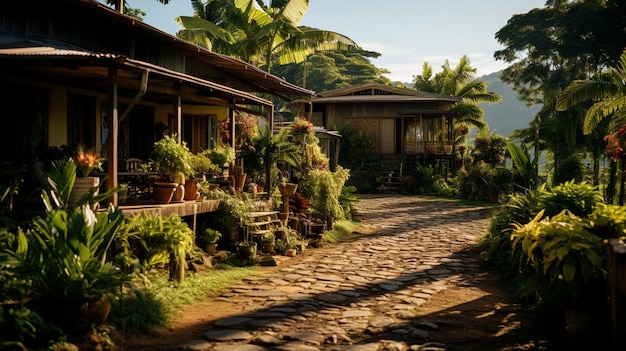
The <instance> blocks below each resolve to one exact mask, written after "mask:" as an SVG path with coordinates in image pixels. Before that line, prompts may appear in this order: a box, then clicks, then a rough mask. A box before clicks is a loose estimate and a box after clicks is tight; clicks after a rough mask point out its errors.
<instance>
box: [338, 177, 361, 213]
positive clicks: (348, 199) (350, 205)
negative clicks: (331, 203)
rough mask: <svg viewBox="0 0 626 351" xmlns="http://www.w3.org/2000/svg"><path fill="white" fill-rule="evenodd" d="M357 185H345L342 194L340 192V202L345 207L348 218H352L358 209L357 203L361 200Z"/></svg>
mask: <svg viewBox="0 0 626 351" xmlns="http://www.w3.org/2000/svg"><path fill="white" fill-rule="evenodd" d="M355 192H356V187H355V186H354V185H348V186H343V187H342V188H341V194H339V204H340V205H341V207H342V208H343V213H344V215H345V217H346V219H351V218H352V215H353V214H354V212H355V211H356V209H355V207H354V206H355V205H356V204H357V203H358V202H359V197H358V196H357V195H356V194H355Z"/></svg>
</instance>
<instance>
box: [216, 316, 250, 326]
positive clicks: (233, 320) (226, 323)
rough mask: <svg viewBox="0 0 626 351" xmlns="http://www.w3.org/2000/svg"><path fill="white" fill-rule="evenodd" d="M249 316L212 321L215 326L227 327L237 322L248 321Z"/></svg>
mask: <svg viewBox="0 0 626 351" xmlns="http://www.w3.org/2000/svg"><path fill="white" fill-rule="evenodd" d="M249 320H250V318H246V317H229V318H224V319H220V320H218V321H216V322H215V323H213V325H215V326H216V327H222V328H229V327H232V326H234V325H237V324H242V323H245V322H247V321H249Z"/></svg>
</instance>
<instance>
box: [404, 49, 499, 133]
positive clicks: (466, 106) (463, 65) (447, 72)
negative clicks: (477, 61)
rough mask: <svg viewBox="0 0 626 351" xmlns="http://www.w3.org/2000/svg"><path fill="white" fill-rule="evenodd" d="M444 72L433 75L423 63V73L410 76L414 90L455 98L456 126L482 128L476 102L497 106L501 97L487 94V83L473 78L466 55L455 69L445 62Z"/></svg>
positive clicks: (481, 112) (490, 93) (426, 64)
mask: <svg viewBox="0 0 626 351" xmlns="http://www.w3.org/2000/svg"><path fill="white" fill-rule="evenodd" d="M442 68H443V70H442V71H441V72H439V73H437V74H435V75H434V76H433V69H432V67H431V66H430V65H429V64H428V62H425V63H424V65H423V67H422V74H420V75H415V76H413V83H414V88H415V89H416V90H420V91H424V92H430V93H437V94H444V95H450V96H457V97H460V98H462V99H463V100H462V101H461V102H458V103H456V104H455V105H454V106H452V108H451V110H453V111H456V112H457V113H458V117H456V118H455V121H454V123H455V126H456V125H457V124H460V125H472V126H475V127H477V128H478V129H481V130H482V129H484V128H485V127H486V126H487V124H486V123H485V122H484V121H483V115H484V112H483V110H482V109H481V108H480V107H479V106H478V104H479V103H497V102H500V101H501V100H502V96H501V95H500V94H497V93H494V92H489V91H487V84H486V83H485V82H484V81H481V80H479V79H476V78H475V76H476V68H473V67H471V66H470V60H469V58H468V57H467V56H465V55H464V56H463V57H461V59H460V60H459V63H458V64H457V66H456V67H454V68H452V67H450V62H449V61H448V60H446V61H445V63H444V65H443V66H442Z"/></svg>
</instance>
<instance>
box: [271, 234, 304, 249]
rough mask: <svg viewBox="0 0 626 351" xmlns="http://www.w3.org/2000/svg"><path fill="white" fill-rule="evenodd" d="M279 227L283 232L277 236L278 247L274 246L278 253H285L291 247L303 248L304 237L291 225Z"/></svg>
mask: <svg viewBox="0 0 626 351" xmlns="http://www.w3.org/2000/svg"><path fill="white" fill-rule="evenodd" d="M279 229H280V231H281V232H280V234H279V235H278V236H277V237H276V247H275V248H274V250H275V251H276V253H278V254H281V255H284V254H285V252H287V250H290V249H296V250H300V251H301V250H302V248H303V240H304V239H303V238H302V236H301V235H300V233H298V232H297V231H295V230H294V229H291V228H289V227H281V228H279ZM277 234H278V232H277Z"/></svg>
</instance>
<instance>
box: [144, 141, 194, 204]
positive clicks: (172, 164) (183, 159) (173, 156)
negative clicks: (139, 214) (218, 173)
mask: <svg viewBox="0 0 626 351" xmlns="http://www.w3.org/2000/svg"><path fill="white" fill-rule="evenodd" d="M191 156H192V153H191V151H189V149H188V148H187V144H186V143H185V142H182V143H179V142H178V141H177V140H176V135H166V136H165V137H163V138H162V139H161V140H159V141H157V142H155V143H154V151H153V152H152V159H153V160H154V163H155V166H156V169H157V172H158V174H159V180H158V181H155V182H154V201H155V202H156V203H169V202H170V201H171V200H172V195H173V194H174V192H175V191H176V188H177V187H178V183H177V182H176V179H177V177H179V174H180V173H181V172H182V173H183V174H190V173H191ZM183 178H184V177H183ZM179 181H180V180H179Z"/></svg>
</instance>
